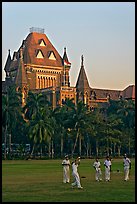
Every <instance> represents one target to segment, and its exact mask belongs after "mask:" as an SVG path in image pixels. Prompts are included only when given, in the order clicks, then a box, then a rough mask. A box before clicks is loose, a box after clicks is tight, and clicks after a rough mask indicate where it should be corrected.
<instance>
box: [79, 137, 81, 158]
mask: <svg viewBox="0 0 137 204" xmlns="http://www.w3.org/2000/svg"><path fill="white" fill-rule="evenodd" d="M79 155H80V156H81V136H79Z"/></svg>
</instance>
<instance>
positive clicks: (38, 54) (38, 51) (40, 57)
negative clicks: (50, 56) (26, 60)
mask: <svg viewBox="0 0 137 204" xmlns="http://www.w3.org/2000/svg"><path fill="white" fill-rule="evenodd" d="M36 57H37V58H39V59H43V58H44V55H43V53H42V51H41V50H37V51H36Z"/></svg>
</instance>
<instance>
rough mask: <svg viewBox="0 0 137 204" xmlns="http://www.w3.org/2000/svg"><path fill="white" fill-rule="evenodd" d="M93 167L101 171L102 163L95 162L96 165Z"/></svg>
mask: <svg viewBox="0 0 137 204" xmlns="http://www.w3.org/2000/svg"><path fill="white" fill-rule="evenodd" d="M93 167H95V168H96V169H98V170H99V169H100V162H99V161H98V162H97V161H95V162H94V164H93Z"/></svg>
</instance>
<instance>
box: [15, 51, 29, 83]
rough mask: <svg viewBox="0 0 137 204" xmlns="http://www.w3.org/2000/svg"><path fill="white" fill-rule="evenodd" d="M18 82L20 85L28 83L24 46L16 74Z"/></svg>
mask: <svg viewBox="0 0 137 204" xmlns="http://www.w3.org/2000/svg"><path fill="white" fill-rule="evenodd" d="M16 84H17V85H18V86H20V87H22V86H23V85H27V84H28V80H27V75H26V71H25V67H24V62H23V49H22V48H20V58H19V66H18V71H17V76H16Z"/></svg>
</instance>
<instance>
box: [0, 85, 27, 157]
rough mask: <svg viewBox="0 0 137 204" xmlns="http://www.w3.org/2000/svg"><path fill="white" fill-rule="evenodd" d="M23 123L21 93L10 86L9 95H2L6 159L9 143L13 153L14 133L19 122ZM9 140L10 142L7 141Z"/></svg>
mask: <svg viewBox="0 0 137 204" xmlns="http://www.w3.org/2000/svg"><path fill="white" fill-rule="evenodd" d="M18 121H23V118H22V109H21V93H19V92H17V91H16V86H10V87H9V88H8V89H7V93H6V94H5V95H2V126H3V130H4V144H5V151H4V159H6V148H7V143H8V146H9V154H10V153H11V141H12V133H13V132H14V131H13V130H14V129H15V127H16V125H17V122H18ZM7 139H9V141H7Z"/></svg>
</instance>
